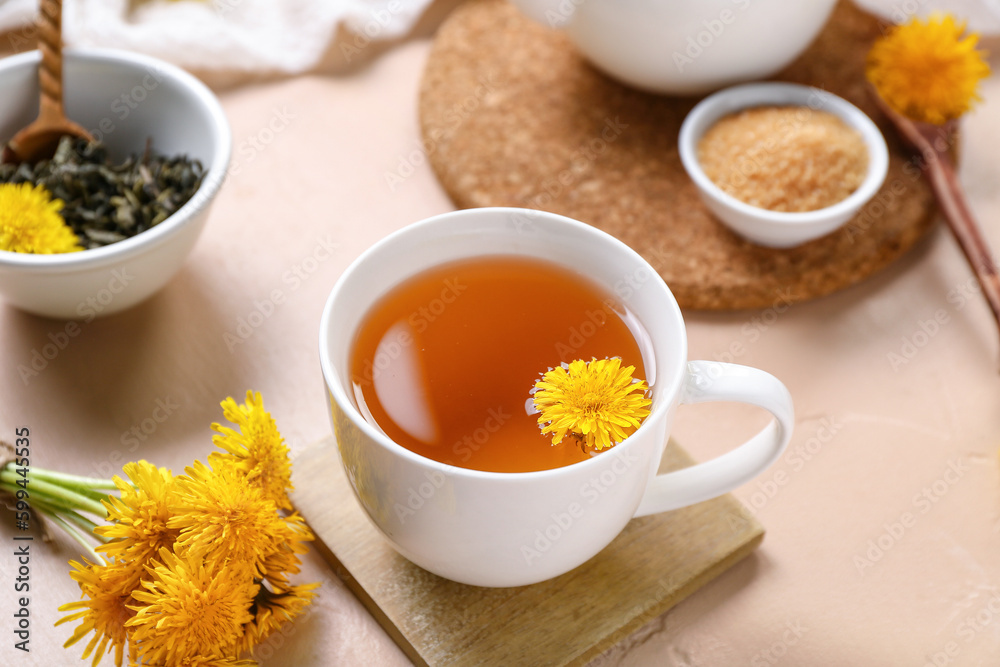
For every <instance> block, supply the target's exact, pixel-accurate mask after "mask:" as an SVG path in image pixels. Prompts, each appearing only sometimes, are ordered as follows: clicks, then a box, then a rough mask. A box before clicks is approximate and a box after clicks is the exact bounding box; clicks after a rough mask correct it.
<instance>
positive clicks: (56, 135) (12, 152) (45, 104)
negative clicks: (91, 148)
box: [0, 0, 93, 163]
mask: <svg viewBox="0 0 1000 667" xmlns="http://www.w3.org/2000/svg"><path fill="white" fill-rule="evenodd" d="M39 8H40V12H39V17H38V19H39V21H38V48H39V50H40V51H41V52H42V63H41V66H40V67H39V68H38V88H39V91H40V100H39V104H38V118H36V119H35V120H34V121H33V122H32V123H31V124H30V125H28V126H27V127H26V128H24V129H23V130H21V131H20V132H18V133H17V134H16V135H14V138H13V139H11V140H10V142H9V143H8V144H7V146H6V147H5V148H4V149H3V156H2V158H0V161H2V162H14V163H18V162H29V163H34V162H38V161H39V160H44V159H46V158H50V157H52V156H53V155H54V154H55V152H56V148H57V147H58V146H59V140H60V139H61V138H62V137H64V136H70V137H81V138H84V139H87V140H88V141H93V137H91V136H90V133H88V132H87V131H86V130H85V129H83V128H82V127H80V126H79V125H77V124H76V123H74V122H73V121H71V120H70V119H68V118H67V117H66V112H65V110H64V109H63V72H62V64H63V57H62V0H41V3H40V5H39Z"/></svg>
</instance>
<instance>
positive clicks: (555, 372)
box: [533, 357, 652, 450]
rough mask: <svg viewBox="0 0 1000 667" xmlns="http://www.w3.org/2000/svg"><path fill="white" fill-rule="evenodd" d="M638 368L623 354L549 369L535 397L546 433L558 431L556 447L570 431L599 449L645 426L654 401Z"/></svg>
mask: <svg viewBox="0 0 1000 667" xmlns="http://www.w3.org/2000/svg"><path fill="white" fill-rule="evenodd" d="M634 372H635V367H634V366H626V367H625V368H622V367H621V359H619V358H617V357H615V358H613V359H601V360H597V359H591V360H590V361H589V362H587V361H582V360H580V359H577V360H576V361H573V362H570V364H569V365H568V366H565V365H564V366H559V367H558V368H553V369H552V370H550V371H548V372H547V373H545V374H544V375H543V376H542V379H541V380H538V381H537V382H535V393H534V397H533V398H534V404H535V409H537V410H538V411H539V412H540V413H541V414H540V415H539V417H538V424H539V425H540V426H541V427H542V433H543V434H547V433H552V434H553V436H552V444H553V445H558V444H559V443H560V442H562V439H563V438H564V437H566V435H567V434H576V435H578V436H580V437H581V438H582V440H583V443H584V445H586V446H587V447H592V448H595V449H598V450H601V449H605V448H607V447H612V446H614V445H615V444H618V443H619V442H621V441H622V440H624V439H625V438H627V437H628V436H629V435H631V434H632V433H633V432H635V430H636V429H637V428H639V424H640V423H642V420H643V419H645V418H646V416H647V415H648V414H649V405H650V403H651V402H652V401H650V399H648V398H646V397H645V396H646V390H647V389H648V387H647V386H646V382H645V381H643V380H640V381H638V382H636V381H633V379H632V373H634Z"/></svg>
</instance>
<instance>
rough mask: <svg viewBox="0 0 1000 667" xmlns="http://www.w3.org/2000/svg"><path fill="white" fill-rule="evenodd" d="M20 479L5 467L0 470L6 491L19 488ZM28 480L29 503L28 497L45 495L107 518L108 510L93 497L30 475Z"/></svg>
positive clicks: (0, 480)
mask: <svg viewBox="0 0 1000 667" xmlns="http://www.w3.org/2000/svg"><path fill="white" fill-rule="evenodd" d="M22 479H24V478H23V477H21V476H20V475H18V474H17V473H15V472H13V471H12V470H9V469H7V468H4V469H3V470H2V471H0V482H2V483H3V484H2V486H4V487H6V488H7V490H8V491H13V492H14V493H16V492H17V489H18V488H20V487H18V486H17V482H18V480H22ZM28 481H29V484H28V489H27V491H28V493H29V501H28V502H29V504H30V502H31V501H30V497H31V496H34V495H36V494H37V495H41V496H47V497H49V498H50V499H60V500H63V501H65V502H66V503H68V504H69V506H70V507H72V508H73V509H76V510H82V511H84V512H90V513H91V514H94V515H96V516H99V517H101V518H102V519H107V518H108V511H107V510H106V509H105V508H104V505H102V504H101V503H99V502H97V501H96V500H94V499H93V498H88V497H86V496H83V495H81V494H79V493H77V492H75V491H73V490H71V489H67V488H64V487H61V486H59V485H57V484H50V483H48V482H44V481H42V480H40V479H35V478H34V477H31V476H29V477H28Z"/></svg>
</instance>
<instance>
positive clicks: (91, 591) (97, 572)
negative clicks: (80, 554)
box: [56, 561, 142, 667]
mask: <svg viewBox="0 0 1000 667" xmlns="http://www.w3.org/2000/svg"><path fill="white" fill-rule="evenodd" d="M69 564H70V566H71V567H72V568H73V570H71V571H70V577H72V578H73V580H74V581H76V582H77V583H78V584H79V585H80V591H81V593H82V594H83V597H84V599H83V600H79V601H77V602H70V603H69V604H64V605H62V606H61V607H59V611H72V612H74V613H72V614H70V615H68V616H64V617H63V618H61V619H59V620H58V621H56V625H61V624H63V623H70V622H72V621H80V625H78V626H77V628H76V630H75V631H74V632H73V636H72V637H70V638H69V639H67V640H66V643H65V644H63V647H64V648H68V647H70V646H72V645H73V644H75V643H76V642H78V641H80V639H82V638H83V637H85V636H87V635H88V634H90V633H91V632H93V633H94V636H93V638H92V639H91V640H90V643H89V644H87V647H86V648H85V649H84V651H83V656H82V657H83V659H86V658H87V656H88V655H90V654H91V653H93V654H94V660H93V664H94V665H97V663H98V662H100V661H101V658H102V657H103V656H104V653H105V648H107V652H108V653H110V652H111V649H112V647H114V649H115V664H116V665H118V667H121V664H122V657H123V651H124V648H125V644H126V643H127V640H128V630H127V629H126V627H125V626H126V622H127V621H128V620H129V619H130V618H132V617H133V616H134V615H135V612H134V611H133V610H132V609H130V608H129V607H128V605H129V604H132V603H133V602H134V601H133V600H132V598H131V595H132V591H133V590H135V589H136V587H137V586H138V585H139V577H140V575H141V572H142V571H141V569H139V568H137V567H132V566H128V565H124V564H122V563H117V562H113V563H111V564H110V565H95V564H91V563H89V562H87V561H84V563H83V564H80V563H78V562H76V561H70V563H69ZM109 644H110V645H109Z"/></svg>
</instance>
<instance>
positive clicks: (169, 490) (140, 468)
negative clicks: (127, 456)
mask: <svg viewBox="0 0 1000 667" xmlns="http://www.w3.org/2000/svg"><path fill="white" fill-rule="evenodd" d="M123 470H124V472H125V474H126V475H128V477H129V479H131V480H132V484H129V483H128V482H126V481H125V480H123V479H122V478H121V477H118V476H115V477H114V478H113V479H114V482H115V486H117V487H118V490H119V491H120V492H121V496H120V497H118V498H116V497H114V496H111V497H110V498H109V499H108V500H105V501H103V503H104V506H105V507H106V508H107V510H108V520H109V521H112V522H113V523H112V524H111V525H109V526H98V527H97V528H95V529H94V532H95V533H97V534H98V535H101V536H103V537H107V538H110V539H111V541H110V542H108V543H107V544H103V545H101V546H99V547H97V551H103V552H104V553H105V554H107V555H108V556H110V557H112V558H116V559H118V560H123V561H128V562H135V563H138V564H139V565H143V564H145V562H146V561H147V560H148V559H149V558H151V557H153V556H155V555H156V554H158V553H159V552H160V549H162V548H164V547H167V548H170V547H172V546H173V544H174V542H175V541H176V540H177V537H178V535H179V534H180V531H179V530H178V529H176V528H168V527H167V521H168V520H169V519H170V517H171V515H172V514H171V512H172V510H173V508H174V506H175V505H176V504H177V502H178V496H177V487H176V485H175V484H174V476H173V475H172V474H171V473H170V471H169V470H167V469H166V468H157V467H156V466H154V465H153V464H152V463H149V462H147V461H135V462H132V463H126V464H125V466H124V467H123ZM133 485H134V486H133Z"/></svg>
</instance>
